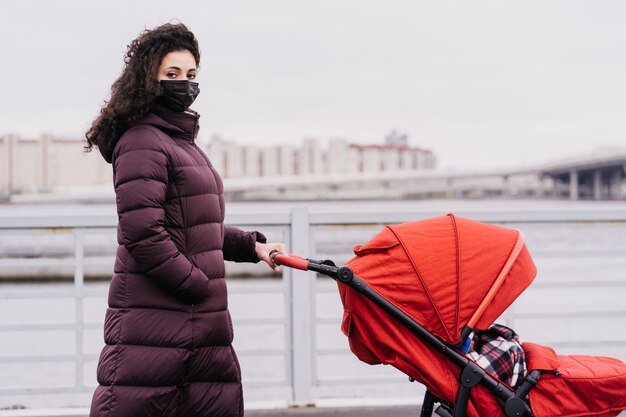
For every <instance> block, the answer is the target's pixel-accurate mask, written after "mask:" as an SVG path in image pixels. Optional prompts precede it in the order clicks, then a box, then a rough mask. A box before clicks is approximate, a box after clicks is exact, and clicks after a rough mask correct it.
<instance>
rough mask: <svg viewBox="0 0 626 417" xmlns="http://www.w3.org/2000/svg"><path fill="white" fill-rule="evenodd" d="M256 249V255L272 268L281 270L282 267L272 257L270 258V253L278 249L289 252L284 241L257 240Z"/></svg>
mask: <svg viewBox="0 0 626 417" xmlns="http://www.w3.org/2000/svg"><path fill="white" fill-rule="evenodd" d="M254 251H255V252H256V256H257V257H258V258H259V259H260V260H262V261H264V262H266V263H267V264H268V265H269V266H270V268H272V269H273V270H274V271H277V272H278V271H280V268H279V267H278V265H276V264H275V263H274V261H273V260H272V258H270V253H271V252H272V251H278V252H281V253H287V247H286V246H285V245H284V244H282V243H261V242H256V245H255V246H254Z"/></svg>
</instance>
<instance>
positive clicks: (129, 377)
mask: <svg viewBox="0 0 626 417" xmlns="http://www.w3.org/2000/svg"><path fill="white" fill-rule="evenodd" d="M199 63H200V51H199V49H198V43H197V40H196V39H195V37H194V35H193V33H191V32H190V31H189V30H188V29H187V28H186V27H185V26H184V25H182V24H165V25H162V26H159V27H157V28H155V29H153V30H145V31H144V32H142V33H141V34H140V36H139V37H138V38H137V39H135V40H134V41H133V42H132V43H131V44H130V45H129V47H128V51H127V54H126V58H125V66H124V70H123V72H122V74H121V76H120V77H119V78H118V80H117V81H115V83H114V84H113V85H112V87H111V99H110V101H108V102H107V103H106V104H105V106H104V107H103V108H102V110H101V113H100V116H99V117H98V118H97V119H96V120H95V121H94V122H93V125H92V127H91V129H90V130H89V131H88V132H87V133H86V138H87V148H88V149H91V148H93V147H94V146H97V147H98V149H99V150H100V152H101V153H102V156H103V157H104V158H105V159H106V160H107V162H109V163H112V164H113V180H114V185H115V194H116V203H117V211H118V216H119V225H118V233H117V236H118V242H119V247H118V251H117V257H116V261H115V268H114V276H113V278H112V281H111V286H110V290H109V308H108V309H107V312H106V318H105V326H104V338H105V342H106V345H105V347H104V349H103V350H102V354H101V355H100V360H99V363H98V375H97V377H98V382H99V384H100V386H99V387H98V388H97V389H96V391H95V393H94V396H93V402H92V405H91V414H90V416H92V417H96V416H97V417H101V416H107V417H108V416H111V417H126V416H150V417H154V416H181V417H193V416H207V417H209V416H210V417H221V416H224V417H227V416H228V417H230V416H242V415H243V400H242V390H241V374H240V369H239V364H238V361H237V357H236V355H235V352H234V351H233V348H232V346H231V342H232V340H233V331H232V323H231V319H230V315H229V312H228V309H227V299H226V284H225V282H224V259H226V260H231V261H236V262H258V261H259V260H263V261H265V262H267V263H268V265H269V266H270V267H272V268H274V269H278V267H277V266H276V265H275V264H274V262H273V261H272V260H271V259H270V257H269V253H270V252H271V251H272V250H274V249H276V250H278V251H283V252H284V249H285V247H284V245H282V244H268V243H266V242H265V237H264V236H263V235H262V234H261V233H259V232H243V231H241V230H239V229H236V228H233V227H225V226H224V224H223V221H224V198H223V188H222V181H221V179H220V176H219V175H218V173H217V172H216V171H215V169H213V167H212V165H211V163H210V162H209V160H208V158H207V157H206V155H205V154H204V153H203V152H202V151H201V150H200V148H198V146H197V145H196V143H195V142H194V140H195V138H196V135H197V133H198V118H199V115H198V114H197V113H196V112H194V111H193V110H190V109H189V106H190V105H191V104H192V102H193V101H194V99H195V98H196V96H197V95H198V93H199V88H198V84H197V83H196V82H195V81H194V80H195V79H196V75H197V72H198V65H199Z"/></svg>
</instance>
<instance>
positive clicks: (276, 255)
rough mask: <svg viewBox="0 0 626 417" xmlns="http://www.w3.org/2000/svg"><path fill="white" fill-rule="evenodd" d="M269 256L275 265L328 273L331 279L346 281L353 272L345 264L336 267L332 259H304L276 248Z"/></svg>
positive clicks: (350, 278)
mask: <svg viewBox="0 0 626 417" xmlns="http://www.w3.org/2000/svg"><path fill="white" fill-rule="evenodd" d="M270 258H271V259H272V260H273V261H274V263H276V264H277V265H284V266H288V267H290V268H295V269H300V270H302V271H313V272H318V273H320V274H324V275H328V276H329V277H331V278H333V279H339V280H340V281H342V282H344V283H347V282H349V281H350V280H352V277H353V273H352V270H351V269H350V268H348V267H347V266H341V267H339V268H338V267H337V266H336V265H335V263H334V262H333V261H329V260H325V261H318V260H315V259H305V258H302V257H301V256H298V255H285V254H283V253H280V252H278V251H276V250H273V251H272V252H270Z"/></svg>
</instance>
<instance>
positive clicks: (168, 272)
mask: <svg viewBox="0 0 626 417" xmlns="http://www.w3.org/2000/svg"><path fill="white" fill-rule="evenodd" d="M113 172H114V183H115V196H116V205H117V213H118V217H119V227H120V230H121V236H122V238H123V244H124V247H125V248H126V249H127V250H128V253H129V254H130V255H131V256H132V258H133V259H134V260H135V261H136V262H137V263H138V264H139V265H140V267H141V269H142V271H143V273H144V274H145V275H146V276H147V277H149V278H151V279H153V280H154V281H155V282H156V283H157V284H158V285H159V286H160V287H161V288H163V289H164V290H165V291H167V292H169V293H171V294H173V295H174V296H176V297H178V298H180V299H182V300H183V301H185V302H188V303H193V302H196V301H200V300H202V299H203V298H206V297H207V296H208V295H209V280H208V278H207V276H206V275H205V274H204V273H203V272H202V271H201V270H199V269H198V268H197V267H196V266H194V265H193V264H192V262H191V261H190V260H189V259H188V258H187V257H186V256H185V255H184V254H182V253H181V252H180V251H179V250H178V248H177V247H176V245H175V244H174V242H173V241H172V239H171V236H170V235H169V233H168V232H167V231H166V230H165V228H164V224H165V210H164V203H165V198H166V192H167V185H168V157H167V150H166V148H165V144H164V143H163V141H162V140H161V138H160V137H159V136H158V135H157V134H156V133H155V132H153V131H152V130H151V128H149V127H141V126H138V127H134V128H131V129H129V130H128V131H127V132H125V133H124V135H123V136H122V138H120V141H119V142H118V144H117V146H116V147H115V152H114V154H113Z"/></svg>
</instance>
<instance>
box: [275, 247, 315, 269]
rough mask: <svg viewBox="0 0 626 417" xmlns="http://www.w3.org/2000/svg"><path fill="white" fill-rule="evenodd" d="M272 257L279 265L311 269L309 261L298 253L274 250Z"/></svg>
mask: <svg viewBox="0 0 626 417" xmlns="http://www.w3.org/2000/svg"><path fill="white" fill-rule="evenodd" d="M270 258H271V259H272V260H273V261H274V263H276V264H277V265H284V266H288V267H290V268H295V269H300V270H302V271H308V270H309V261H308V260H307V259H304V258H301V257H300V256H298V255H291V254H290V255H285V254H283V253H280V252H278V251H277V250H273V251H272V252H271V253H270Z"/></svg>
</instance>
